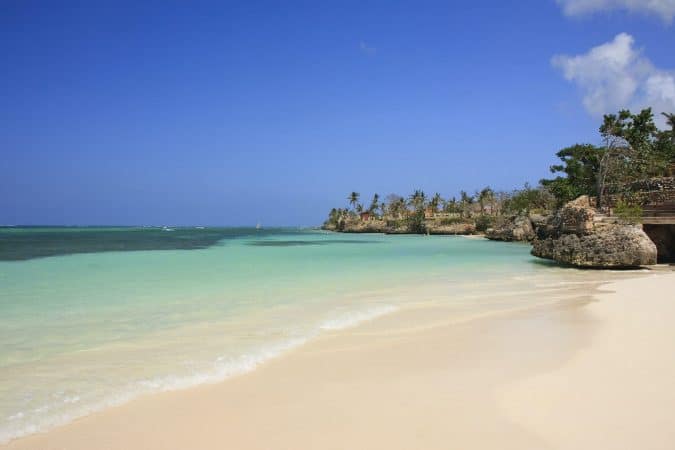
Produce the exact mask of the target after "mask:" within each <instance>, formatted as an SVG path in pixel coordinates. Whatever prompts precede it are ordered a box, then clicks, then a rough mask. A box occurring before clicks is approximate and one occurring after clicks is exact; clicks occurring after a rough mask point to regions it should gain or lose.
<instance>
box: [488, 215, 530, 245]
mask: <svg viewBox="0 0 675 450" xmlns="http://www.w3.org/2000/svg"><path fill="white" fill-rule="evenodd" d="M485 237H486V238H488V239H492V240H495V241H531V240H532V239H534V237H535V234H534V226H533V225H532V220H531V219H530V217H529V216H527V215H524V214H519V215H515V216H510V217H506V218H504V219H503V221H502V222H501V223H500V224H499V225H498V226H497V227H495V228H488V229H487V231H486V232H485Z"/></svg>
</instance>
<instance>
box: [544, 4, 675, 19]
mask: <svg viewBox="0 0 675 450" xmlns="http://www.w3.org/2000/svg"><path fill="white" fill-rule="evenodd" d="M557 1H558V4H560V6H562V9H563V11H564V12H565V14H567V15H568V16H579V15H584V14H592V13H594V12H599V11H609V10H613V9H621V10H626V11H630V12H640V13H647V14H656V15H658V16H660V17H661V18H662V19H663V20H664V21H666V22H669V23H670V22H671V21H672V20H673V17H675V0H557Z"/></svg>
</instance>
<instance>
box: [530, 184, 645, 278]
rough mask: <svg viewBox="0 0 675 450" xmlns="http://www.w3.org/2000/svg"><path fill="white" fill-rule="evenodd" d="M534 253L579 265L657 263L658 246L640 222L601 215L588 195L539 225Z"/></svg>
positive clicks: (600, 265)
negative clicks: (621, 220) (618, 219)
mask: <svg viewBox="0 0 675 450" xmlns="http://www.w3.org/2000/svg"><path fill="white" fill-rule="evenodd" d="M532 254H533V255H534V256H538V257H540V258H546V259H552V260H555V261H558V262H561V263H566V264H572V265H575V266H578V267H594V268H625V267H637V266H643V265H651V264H656V246H655V245H654V243H653V242H652V241H651V240H650V239H649V237H648V236H647V235H646V234H645V232H644V231H643V230H642V227H641V226H640V225H634V224H629V223H622V222H620V221H616V220H608V219H606V218H602V217H598V216H597V215H596V211H595V209H594V208H593V207H592V206H591V205H590V201H589V198H588V197H587V196H582V197H579V198H578V199H576V200H573V201H571V202H569V203H567V204H566V205H565V206H564V207H563V208H561V209H560V210H559V211H558V212H557V213H556V214H555V215H553V216H551V217H550V218H549V219H548V220H547V221H546V223H545V224H543V225H542V226H539V227H538V228H537V236H536V238H535V239H534V241H533V242H532Z"/></svg>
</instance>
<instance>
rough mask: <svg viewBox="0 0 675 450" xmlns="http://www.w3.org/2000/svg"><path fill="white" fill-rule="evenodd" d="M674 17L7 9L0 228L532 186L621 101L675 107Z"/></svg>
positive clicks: (301, 208) (304, 220)
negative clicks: (358, 197)
mask: <svg viewBox="0 0 675 450" xmlns="http://www.w3.org/2000/svg"><path fill="white" fill-rule="evenodd" d="M453 3H461V4H457V5H455V4H453ZM636 5H637V6H636ZM674 14H675V2H674V1H673V0H655V1H654V2H652V3H651V4H650V5H649V6H640V3H639V2H637V3H636V2H634V1H631V0H559V1H555V0H550V1H548V0H524V1H519V2H517V6H514V4H513V3H512V2H503V1H487V0H474V1H471V2H391V1H382V2H346V1H340V2H269V3H268V2H253V1H250V2H182V1H181V2H179V1H176V2H168V1H161V2H160V1H157V2H138V1H134V2H121V1H115V2H73V3H70V2H56V1H49V2H32V1H18V0H17V1H8V2H3V3H2V6H0V36H1V39H0V51H1V53H2V55H3V57H2V60H3V65H2V66H3V69H2V71H1V72H0V77H1V81H2V82H1V83H0V99H1V100H2V101H0V152H1V154H0V156H1V158H2V159H1V161H2V163H1V164H0V223H4V224H156V225H162V224H173V225H180V224H209V225H247V224H248V225H251V224H255V223H256V222H258V221H261V222H262V223H263V224H264V225H314V224H318V223H320V222H321V221H322V220H323V218H324V216H325V213H326V212H327V210H328V209H329V208H330V207H332V206H344V205H346V203H347V202H346V197H347V194H348V193H349V192H351V191H352V190H356V191H358V192H360V193H362V195H363V196H364V197H369V196H371V195H372V194H373V193H374V192H378V193H380V194H381V195H382V196H385V195H387V194H389V193H392V192H397V193H409V192H411V191H412V190H414V189H416V188H421V189H424V190H425V191H426V192H428V193H433V192H440V193H441V194H443V195H444V196H452V195H456V194H457V193H458V191H459V190H460V189H466V190H475V189H479V188H481V187H483V186H485V185H488V184H489V185H491V186H492V187H494V188H496V189H511V188H514V187H517V186H520V185H522V184H523V183H524V182H526V181H527V182H530V183H536V182H537V180H539V179H540V178H542V177H544V176H547V167H548V166H549V165H550V164H551V163H553V162H554V159H553V158H554V156H553V155H554V153H555V151H557V150H558V149H560V148H562V147H564V146H567V145H570V144H574V143H576V142H591V143H599V137H598V135H597V128H598V126H599V121H600V117H601V114H602V112H603V110H604V109H606V110H608V111H604V112H609V111H613V110H614V109H615V108H618V107H621V106H627V107H633V108H636V107H640V106H643V105H645V104H647V103H649V104H651V103H657V104H658V105H660V106H659V107H660V108H662V109H664V108H670V107H672V108H671V109H672V110H674V111H675V91H673V93H672V97H671V91H670V89H671V87H672V88H673V89H675V81H674V80H675V77H674V76H673V73H674V72H673V71H674V70H675V52H674V51H673V42H675V24H673V23H672V22H673V15H674ZM594 48H595V49H596V50H593V49H594Z"/></svg>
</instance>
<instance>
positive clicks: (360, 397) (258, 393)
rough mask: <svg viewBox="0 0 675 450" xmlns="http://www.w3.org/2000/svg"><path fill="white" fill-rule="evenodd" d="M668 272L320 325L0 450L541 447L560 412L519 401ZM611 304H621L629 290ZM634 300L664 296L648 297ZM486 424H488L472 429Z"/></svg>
mask: <svg viewBox="0 0 675 450" xmlns="http://www.w3.org/2000/svg"><path fill="white" fill-rule="evenodd" d="M665 271H667V272H669V273H663V274H662V273H657V274H650V275H643V274H633V276H630V275H627V276H626V277H625V278H624V279H623V280H621V281H613V282H609V283H601V282H598V285H600V286H601V287H600V289H601V290H600V291H599V292H597V293H592V294H589V293H588V290H587V289H586V288H583V287H581V288H580V289H579V290H578V298H577V299H576V300H572V301H570V300H562V301H560V302H558V303H559V304H556V303H555V302H549V303H545V304H539V305H535V306H532V307H528V308H525V309H523V310H518V311H499V312H493V313H489V314H487V315H486V316H484V317H479V318H473V319H470V320H466V321H453V320H451V318H448V319H446V320H441V321H439V320H438V317H437V314H436V313H435V312H434V311H429V310H424V308H422V309H420V310H419V311H410V310H401V311H396V312H393V313H391V314H388V315H386V316H382V317H379V318H376V319H374V320H372V321H368V322H364V323H361V324H359V325H357V326H355V327H352V328H348V329H343V330H338V331H329V332H327V333H326V334H325V335H322V336H319V337H318V338H316V339H314V340H312V341H311V342H308V343H306V344H304V345H302V346H300V347H298V348H295V349H293V350H292V351H290V352H288V353H286V354H284V355H282V356H280V357H278V358H275V359H272V360H269V361H267V362H266V363H265V364H263V365H261V366H260V367H258V368H257V369H256V370H254V371H252V372H249V373H247V374H244V375H239V376H237V377H233V378H229V379H227V380H225V381H222V382H218V383H216V384H209V385H201V386H196V387H193V388H189V389H185V390H180V391H172V392H165V393H160V394H151V395H147V396H144V397H141V398H138V399H135V400H132V401H131V402H129V403H126V404H123V405H121V406H116V407H112V408H109V409H106V410H103V411H101V412H97V413H93V414H91V415H89V416H86V417H83V418H81V419H78V420H76V421H74V422H72V423H70V424H68V425H65V426H61V427H58V428H55V429H52V430H50V431H47V432H45V433H41V434H34V435H30V436H27V437H24V438H19V439H16V440H13V441H11V442H9V443H8V444H5V445H0V448H8V449H10V448H16V449H20V448H21V449H29V448H41V449H50V448H69V449H79V448H82V449H84V448H92V445H93V446H94V447H96V448H132V449H133V448H139V449H140V448H185V447H186V446H192V447H197V448H221V447H222V445H224V444H228V445H231V446H233V447H235V448H270V445H272V443H281V444H280V445H273V448H299V447H305V448H307V447H312V448H315V447H320V448H346V447H353V446H359V445H361V446H363V445H365V446H366V447H368V448H411V446H415V445H416V446H419V447H424V448H437V447H438V448H444V445H443V444H445V446H447V444H448V442H449V441H448V439H450V438H452V439H454V441H452V443H453V444H455V445H463V446H465V447H466V446H470V448H493V447H492V446H494V445H497V444H498V443H499V444H500V448H511V447H507V446H505V445H504V442H506V443H507V444H506V445H513V448H548V447H547V445H548V442H547V441H546V439H544V440H541V436H540V434H541V433H540V432H539V430H540V429H544V430H546V429H547V428H546V427H547V426H550V425H551V423H552V422H559V420H555V418H551V419H550V420H548V421H546V423H543V424H542V423H539V422H537V420H536V419H537V417H539V416H537V414H534V413H536V412H537V411H540V409H539V408H533V407H532V406H531V405H530V406H528V405H524V404H523V402H522V399H523V398H527V399H529V402H530V403H531V402H535V403H536V402H537V399H533V398H531V397H534V394H531V395H529V396H528V395H527V393H528V392H531V391H532V390H534V389H539V390H542V389H543V388H541V387H540V386H541V385H542V383H545V382H548V383H550V381H546V378H545V375H546V374H550V373H556V372H555V371H556V370H558V371H560V370H563V371H564V370H568V371H569V370H570V369H569V368H568V366H569V365H570V362H574V361H575V360H576V358H577V357H578V356H579V355H581V354H583V352H588V351H589V349H593V342H594V340H596V341H597V340H598V337H597V336H602V332H603V326H602V325H599V323H598V322H602V321H603V320H606V318H607V317H608V316H610V317H612V320H614V321H615V322H616V321H619V320H623V319H622V318H621V314H619V318H616V317H614V316H612V314H614V313H612V307H608V306H607V304H608V303H612V302H611V300H612V298H615V297H617V298H623V297H626V296H627V295H628V296H630V295H631V294H630V293H631V292H634V291H631V289H634V287H631V286H633V285H634V284H635V283H638V284H639V283H643V282H644V280H660V281H654V282H653V284H654V285H655V286H656V285H657V284H662V283H665V284H666V288H668V287H669V286H675V274H674V273H672V269H665ZM622 283H626V286H624V285H623V284H622ZM608 288H609V289H617V292H616V293H614V294H611V293H606V292H605V291H604V290H605V289H608ZM671 289H672V288H671ZM643 291H644V290H641V291H640V292H643ZM622 292H623V294H622ZM655 292H657V293H658V292H665V290H664V288H663V287H661V288H659V290H655ZM642 295H644V294H642ZM622 296H623V297H622ZM598 299H599V301H597V300H598ZM619 301H623V303H624V306H625V303H626V300H625V298H624V300H619ZM641 301H643V302H644V301H651V302H654V303H657V304H658V305H659V306H664V305H663V304H662V303H663V301H660V302H659V300H658V298H657V299H644V300H641ZM671 303H672V302H671ZM666 306H668V305H666ZM669 306H671V307H672V305H669ZM598 307H600V308H599V309H598ZM634 307H635V306H634V305H632V306H630V308H634ZM639 308H640V309H641V310H643V309H645V310H646V311H644V312H643V315H645V314H646V315H647V318H650V317H651V315H655V317H659V315H660V311H658V310H655V305H651V306H648V307H647V308H642V306H641V305H640V306H639ZM603 309H608V310H609V311H610V312H609V313H608V312H607V311H603ZM672 310H675V308H673V309H672ZM416 314H417V317H415V315H416ZM664 314H665V313H664ZM594 316H598V317H599V318H598V317H594ZM669 319H670V320H671V321H675V316H670V317H669ZM663 320H665V319H662V321H663ZM610 323H611V322H610ZM411 324H413V325H411ZM605 328H606V327H605ZM638 331H639V330H638ZM642 331H644V330H642ZM672 333H673V335H675V332H672ZM652 334H653V333H652ZM625 338H627V339H628V340H630V339H634V338H635V336H628V337H625ZM600 342H602V339H600ZM671 342H672V341H671ZM603 351H604V353H602V354H601V355H600V356H602V355H605V356H607V355H606V353H607V352H608V349H606V348H604V349H603ZM444 356H445V357H444ZM668 356H669V355H668V354H666V355H658V356H655V359H659V358H660V360H661V361H662V362H663V363H664V364H665V363H667V364H666V366H667V367H666V368H667V370H666V371H668V370H671V369H673V368H675V361H673V358H672V357H671V358H670V359H669V358H668ZM596 357H597V355H596ZM664 358H665V359H667V361H663V359H664ZM643 359H645V358H643ZM650 362H651V361H650V360H649V359H648V358H647V359H646V362H645V364H649V363H650ZM644 369H645V370H647V368H646V367H645V368H644ZM495 372H496V373H500V375H501V376H496V375H495ZM586 372H587V371H586ZM668 373H670V372H668ZM672 373H673V374H675V370H673V372H672ZM582 374H585V372H582ZM392 376H393V378H392ZM542 376H544V381H541V379H540V378H537V377H542ZM531 380H535V381H531ZM537 383H538V384H537ZM457 386H462V387H463V389H458V388H457ZM523 386H526V387H523ZM547 386H548V385H547ZM560 389H561V388H560V387H558V390H557V391H556V390H555V389H553V390H552V389H549V388H546V389H544V390H542V393H543V394H546V393H549V394H550V393H551V392H558V391H559V390H560ZM495 393H498V395H497V394H495ZM549 401H552V400H549ZM523 406H527V407H523ZM596 406H598V405H596ZM599 406H602V405H599ZM669 406H670V407H673V406H675V402H674V403H670V404H669ZM601 409H602V408H601ZM504 411H506V413H505V412H504ZM467 412H468V413H467ZM528 412H531V413H532V414H534V416H536V417H534V418H533V417H532V414H528ZM663 420H665V421H667V419H665V418H664V419H663ZM362 422H363V423H362ZM448 422H451V424H449V423H448ZM366 424H367V425H368V426H365V425H366ZM523 424H525V429H522V428H523V426H524V425H523ZM673 425H674V426H673V429H675V423H674V424H673ZM486 427H487V429H490V430H491V432H492V434H489V435H487V436H485V433H482V431H481V430H483V429H485V428H486ZM554 428H555V427H554ZM121 429H124V430H125V431H124V432H123V433H119V430H121ZM531 429H532V430H534V431H535V432H531V431H532V430H531ZM392 430H395V431H392ZM415 430H417V431H415ZM549 433H551V432H550V431H549ZM560 439H562V438H560ZM670 442H673V441H670ZM577 443H578V442H577ZM366 444H367V445H366ZM552 448H558V447H555V446H553V447H552ZM561 448H585V447H564V446H563V447H561ZM598 448H599V447H598ZM605 448H607V446H605ZM611 448H614V447H611ZM617 448H619V447H617ZM626 448H629V447H626ZM643 448H644V447H643ZM649 448H652V447H649ZM653 448H661V447H658V446H656V447H653ZM664 448H665V447H664Z"/></svg>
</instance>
